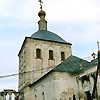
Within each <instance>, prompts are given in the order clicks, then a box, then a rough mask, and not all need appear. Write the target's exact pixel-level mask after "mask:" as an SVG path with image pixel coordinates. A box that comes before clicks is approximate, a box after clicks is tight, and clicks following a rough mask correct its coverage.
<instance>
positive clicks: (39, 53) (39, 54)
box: [36, 49, 41, 58]
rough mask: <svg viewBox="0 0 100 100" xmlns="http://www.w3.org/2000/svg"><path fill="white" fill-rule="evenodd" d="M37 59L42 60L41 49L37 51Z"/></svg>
mask: <svg viewBox="0 0 100 100" xmlns="http://www.w3.org/2000/svg"><path fill="white" fill-rule="evenodd" d="M36 58H41V49H36Z"/></svg>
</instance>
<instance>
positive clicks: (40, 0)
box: [39, 0, 43, 9]
mask: <svg viewBox="0 0 100 100" xmlns="http://www.w3.org/2000/svg"><path fill="white" fill-rule="evenodd" d="M39 2H40V9H42V3H43V2H42V0H39Z"/></svg>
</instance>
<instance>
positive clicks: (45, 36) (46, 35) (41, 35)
mask: <svg viewBox="0 0 100 100" xmlns="http://www.w3.org/2000/svg"><path fill="white" fill-rule="evenodd" d="M31 38H33V39H39V40H46V41H53V42H58V43H65V44H69V45H71V43H68V42H66V41H65V40H63V39H62V38H61V37H60V36H58V35H57V34H55V33H53V32H50V31H47V30H38V31H37V32H35V33H34V34H33V35H31Z"/></svg>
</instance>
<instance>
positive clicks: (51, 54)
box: [49, 50, 53, 60]
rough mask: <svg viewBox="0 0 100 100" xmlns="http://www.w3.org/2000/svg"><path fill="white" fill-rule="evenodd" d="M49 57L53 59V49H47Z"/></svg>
mask: <svg viewBox="0 0 100 100" xmlns="http://www.w3.org/2000/svg"><path fill="white" fill-rule="evenodd" d="M49 59H50V60H53V51H52V50H49Z"/></svg>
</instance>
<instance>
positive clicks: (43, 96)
mask: <svg viewBox="0 0 100 100" xmlns="http://www.w3.org/2000/svg"><path fill="white" fill-rule="evenodd" d="M42 98H43V100H45V95H44V92H43V93H42Z"/></svg>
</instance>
